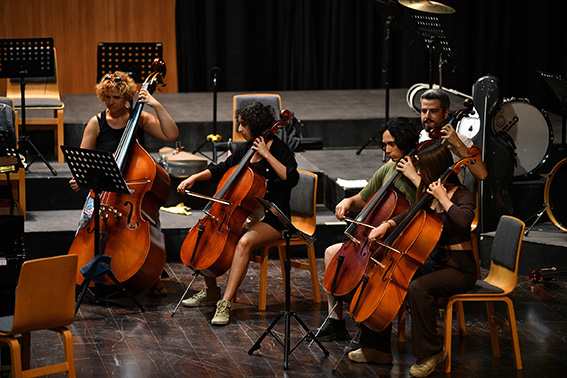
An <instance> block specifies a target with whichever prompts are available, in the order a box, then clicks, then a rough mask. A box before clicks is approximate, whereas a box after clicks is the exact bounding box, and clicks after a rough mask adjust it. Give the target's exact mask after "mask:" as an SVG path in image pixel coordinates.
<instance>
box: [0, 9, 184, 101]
mask: <svg viewBox="0 0 567 378" xmlns="http://www.w3.org/2000/svg"><path fill="white" fill-rule="evenodd" d="M46 37H52V38H53V41H54V45H55V48H56V49H57V61H58V67H59V83H60V84H59V88H60V90H61V93H63V94H90V93H93V87H94V85H95V84H96V69H97V68H96V60H97V45H98V43H99V42H161V43H162V44H163V55H164V56H163V59H164V61H165V63H166V66H167V76H166V79H165V81H166V82H167V86H166V87H165V88H163V91H164V92H177V91H178V85H177V52H176V42H175V0H2V1H0V38H1V39H4V38H46ZM3 84H4V86H5V83H3ZM0 93H5V92H4V91H2V87H0Z"/></svg>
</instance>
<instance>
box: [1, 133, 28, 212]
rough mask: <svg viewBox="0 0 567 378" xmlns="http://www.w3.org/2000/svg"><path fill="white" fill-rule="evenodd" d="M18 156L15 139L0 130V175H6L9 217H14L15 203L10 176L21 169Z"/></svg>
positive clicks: (21, 165) (12, 135) (20, 161)
mask: <svg viewBox="0 0 567 378" xmlns="http://www.w3.org/2000/svg"><path fill="white" fill-rule="evenodd" d="M23 166H24V165H23V164H22V160H21V158H20V154H19V153H18V151H17V149H16V137H15V135H14V134H13V133H11V132H10V130H0V173H5V174H6V182H7V183H8V193H9V194H8V199H9V200H10V215H14V208H15V206H16V201H14V194H13V193H12V183H11V182H10V174H11V173H13V172H16V171H17V170H18V169H19V168H23Z"/></svg>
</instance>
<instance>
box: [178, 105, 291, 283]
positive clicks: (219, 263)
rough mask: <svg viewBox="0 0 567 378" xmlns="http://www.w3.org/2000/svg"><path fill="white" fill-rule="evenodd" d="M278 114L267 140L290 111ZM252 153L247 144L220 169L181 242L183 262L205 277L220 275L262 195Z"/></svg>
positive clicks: (262, 180) (263, 186)
mask: <svg viewBox="0 0 567 378" xmlns="http://www.w3.org/2000/svg"><path fill="white" fill-rule="evenodd" d="M280 118H281V119H280V120H279V121H276V122H275V123H274V124H273V125H272V127H271V128H270V130H268V131H267V132H266V134H265V135H264V139H266V140H269V138H270V137H271V136H272V135H273V134H275V133H276V131H277V130H278V128H280V127H283V126H284V125H285V122H289V121H290V120H291V118H292V114H291V112H290V111H289V110H287V109H282V111H281V112H280ZM255 153H256V151H255V150H254V149H253V148H250V149H249V150H248V151H247V152H246V154H245V155H244V157H243V158H242V159H241V160H240V162H239V163H238V165H235V166H233V167H231V168H230V169H229V170H227V171H226V172H225V173H224V175H223V177H222V179H221V180H220V182H219V184H218V186H217V191H216V193H215V195H214V196H213V197H212V198H209V199H210V201H209V203H208V204H207V205H206V206H205V208H204V209H203V214H204V215H203V217H201V219H200V220H199V222H197V224H196V225H195V226H193V227H192V228H191V230H189V233H188V234H187V236H186V237H185V240H184V241H183V244H182V245H181V251H180V254H181V260H182V261H183V263H184V264H185V265H187V266H189V267H190V268H193V269H194V270H195V271H196V272H199V273H201V274H202V275H203V276H205V277H218V276H221V275H222V274H224V273H225V272H226V271H227V270H228V269H229V268H230V265H231V264H232V259H233V257H234V251H235V248H236V243H237V242H238V240H239V239H240V237H241V235H242V225H243V224H244V222H245V221H246V218H248V216H249V215H250V214H251V213H252V212H253V211H254V210H255V209H256V208H257V207H258V200H257V199H256V198H255V197H256V196H257V197H260V198H261V197H264V194H265V192H266V186H267V185H266V180H265V178H264V176H262V175H261V174H260V173H259V172H258V171H257V169H256V168H254V167H253V166H252V165H251V164H250V160H251V159H252V156H254V154H255ZM186 193H187V194H190V195H196V194H194V193H191V192H189V191H186ZM197 196H199V197H202V198H208V197H206V196H202V195H197Z"/></svg>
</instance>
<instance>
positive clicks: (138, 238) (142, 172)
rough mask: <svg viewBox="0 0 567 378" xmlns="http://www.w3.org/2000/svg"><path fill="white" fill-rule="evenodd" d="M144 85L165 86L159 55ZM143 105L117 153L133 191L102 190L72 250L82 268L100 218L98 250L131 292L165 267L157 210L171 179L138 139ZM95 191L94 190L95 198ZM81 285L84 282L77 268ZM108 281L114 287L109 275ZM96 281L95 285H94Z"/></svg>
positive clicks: (153, 279) (90, 254)
mask: <svg viewBox="0 0 567 378" xmlns="http://www.w3.org/2000/svg"><path fill="white" fill-rule="evenodd" d="M152 70H153V71H154V72H153V73H151V74H150V75H149V76H148V77H147V78H146V80H145V81H144V83H143V85H142V89H146V90H148V92H150V93H153V91H154V90H155V89H156V88H157V86H158V85H164V82H163V77H164V76H165V71H166V69H165V63H164V62H163V60H161V59H157V58H156V59H155V60H154V61H153V63H152ZM143 106H144V103H142V102H137V103H136V106H135V108H134V111H133V112H132V115H131V116H130V118H129V119H128V122H127V124H126V126H125V129H124V132H123V134H122V138H121V139H120V143H119V145H118V148H117V149H116V152H115V154H114V157H115V159H116V163H117V165H118V168H120V170H121V172H122V175H123V176H124V180H125V181H126V184H127V185H128V188H129V189H130V191H131V194H129V195H127V194H121V193H112V192H102V193H101V194H100V212H99V214H98V215H97V214H93V216H92V217H91V218H90V220H89V222H88V223H87V224H86V225H85V226H84V227H82V228H80V229H79V230H78V231H77V234H76V235H75V238H74V240H73V242H72V244H71V247H70V249H69V254H75V255H78V256H79V263H78V266H79V267H83V266H85V265H86V264H87V263H88V262H89V261H91V259H92V258H93V257H94V250H93V245H94V243H95V241H94V234H95V233H94V224H95V216H98V217H99V220H100V221H101V222H100V235H101V237H100V240H99V245H100V253H102V254H106V255H109V256H111V257H112V259H111V268H112V270H113V272H114V275H115V277H116V279H117V280H118V281H119V282H121V283H122V284H123V285H124V287H125V288H126V289H127V290H128V291H129V292H130V293H132V294H134V295H135V294H137V293H141V292H143V291H145V290H147V289H149V288H150V287H151V286H152V285H153V284H154V283H155V282H156V281H157V280H158V279H159V277H160V275H161V272H162V270H163V268H164V266H165V258H166V253H165V238H164V235H163V233H162V232H161V230H160V229H159V228H158V215H159V208H160V206H162V205H163V204H164V203H165V202H166V201H167V197H168V195H169V187H170V179H169V175H168V174H167V172H165V170H164V169H163V168H162V167H160V166H159V165H158V164H156V162H155V161H154V159H153V158H152V157H151V156H150V154H149V153H148V152H147V151H146V150H145V149H144V148H143V147H142V146H141V145H140V144H139V143H138V141H137V140H136V137H135V135H136V126H137V123H138V120H139V118H140V114H141V113H142V108H143ZM92 195H93V193H91V196H92ZM76 282H77V284H81V283H82V282H83V277H82V275H81V272H80V270H78V271H77V277H76ZM104 283H105V284H107V285H113V284H114V282H112V281H111V280H110V279H109V278H108V277H105V281H104ZM92 285H94V284H93V283H91V286H92Z"/></svg>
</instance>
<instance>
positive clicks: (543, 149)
mask: <svg viewBox="0 0 567 378" xmlns="http://www.w3.org/2000/svg"><path fill="white" fill-rule="evenodd" d="M492 127H493V131H494V133H495V134H496V135H499V134H501V133H502V134H508V135H509V136H510V138H511V139H512V140H513V141H514V144H515V150H516V162H515V168H514V177H519V176H524V175H527V174H529V173H532V172H533V171H535V170H536V169H537V168H539V167H540V166H541V165H542V164H543V163H545V161H546V160H547V158H548V156H549V149H550V146H551V144H552V142H553V129H552V128H551V122H550V121H549V118H548V117H547V114H545V112H543V111H540V110H539V109H537V108H536V107H535V106H533V105H531V104H530V103H529V100H527V99H508V100H505V101H504V102H503V103H502V105H501V106H500V108H499V109H498V110H497V111H496V113H495V114H494V117H493V119H492Z"/></svg>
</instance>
